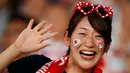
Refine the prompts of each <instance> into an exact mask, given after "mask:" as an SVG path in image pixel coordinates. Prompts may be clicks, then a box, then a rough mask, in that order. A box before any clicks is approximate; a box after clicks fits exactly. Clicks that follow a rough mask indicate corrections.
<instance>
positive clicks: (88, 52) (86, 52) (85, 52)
mask: <svg viewBox="0 0 130 73" xmlns="http://www.w3.org/2000/svg"><path fill="white" fill-rule="evenodd" d="M82 53H84V54H94V53H95V52H90V51H82Z"/></svg>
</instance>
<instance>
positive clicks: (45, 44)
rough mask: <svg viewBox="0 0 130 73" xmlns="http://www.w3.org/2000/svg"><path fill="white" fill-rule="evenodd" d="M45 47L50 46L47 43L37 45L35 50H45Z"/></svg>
mask: <svg viewBox="0 0 130 73" xmlns="http://www.w3.org/2000/svg"><path fill="white" fill-rule="evenodd" d="M47 46H50V44H49V43H41V44H38V45H37V48H38V49H36V50H39V49H41V48H45V47H47Z"/></svg>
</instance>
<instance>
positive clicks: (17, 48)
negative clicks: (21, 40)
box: [10, 44, 22, 56]
mask: <svg viewBox="0 0 130 73" xmlns="http://www.w3.org/2000/svg"><path fill="white" fill-rule="evenodd" d="M10 51H12V52H14V53H15V54H16V55H17V56H18V55H20V54H22V52H21V51H20V47H17V46H16V45H15V44H12V45H11V46H10Z"/></svg>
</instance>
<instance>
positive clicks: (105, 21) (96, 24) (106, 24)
mask: <svg viewBox="0 0 130 73" xmlns="http://www.w3.org/2000/svg"><path fill="white" fill-rule="evenodd" d="M94 6H95V7H96V6H97V5H94ZM82 9H83V10H84V11H88V9H89V8H87V7H82ZM100 11H101V13H102V14H105V13H106V11H105V10H104V9H103V8H102V9H100ZM85 16H86V15H84V14H83V13H81V12H80V11H79V10H75V12H74V13H73V15H72V17H71V19H70V21H69V26H68V29H67V31H68V37H71V35H72V33H73V31H74V29H75V27H76V26H77V25H78V23H79V22H80V21H81V20H82V19H83V18H84V17H85ZM87 16H88V21H89V22H90V24H91V26H92V27H93V28H94V29H95V30H96V31H97V32H98V33H99V34H101V35H102V36H103V38H104V40H105V48H106V47H107V45H109V44H110V42H111V41H112V40H111V31H112V26H111V24H112V16H108V17H105V18H102V17H101V16H100V15H99V14H98V13H97V12H96V11H95V10H94V11H93V12H92V13H90V14H87ZM69 52H70V49H69V50H68V52H67V54H69Z"/></svg>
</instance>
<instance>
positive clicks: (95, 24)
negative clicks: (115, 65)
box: [6, 2, 113, 73]
mask: <svg viewBox="0 0 130 73" xmlns="http://www.w3.org/2000/svg"><path fill="white" fill-rule="evenodd" d="M112 15H113V10H112V8H111V7H105V6H102V5H93V4H91V3H86V2H79V3H77V5H76V7H75V10H74V12H73V15H72V17H71V19H70V22H69V26H68V29H67V31H66V34H65V38H64V41H65V44H66V46H67V47H68V48H69V49H68V52H67V54H66V55H65V56H63V57H61V58H60V59H57V60H53V61H51V60H50V59H49V58H47V57H45V56H43V55H32V56H28V57H25V58H22V59H20V60H17V61H14V62H12V63H11V64H10V65H9V67H8V71H9V73H35V72H36V73H102V70H101V69H100V68H98V63H99V61H100V60H101V58H102V56H103V54H104V53H106V52H107V51H108V49H109V46H110V43H111V31H112V27H111V23H112ZM31 23H32V22H31ZM31 23H30V24H29V26H28V28H27V29H28V31H27V30H26V31H27V32H28V34H26V33H27V32H23V33H22V34H21V35H20V38H24V39H23V40H21V39H20V38H18V39H17V40H16V42H15V43H14V44H13V45H15V47H12V48H14V49H15V52H18V53H17V54H13V56H14V57H16V56H17V55H19V53H20V54H21V53H23V52H30V51H34V50H36V49H39V48H41V47H45V46H47V45H48V44H43V45H41V44H40V43H41V41H44V40H46V39H48V38H51V37H53V36H54V35H56V34H57V33H53V34H51V35H48V36H45V35H44V36H43V37H44V38H42V37H40V36H41V35H40V34H41V32H42V34H44V33H45V32H47V31H48V30H49V29H51V27H52V25H50V26H48V27H47V28H44V29H41V30H40V27H41V26H42V25H43V24H44V23H45V22H41V23H40V24H39V25H37V26H36V27H35V28H34V29H32V30H31V29H30V27H31V25H32V24H31ZM38 30H39V31H38ZM45 30H46V31H45ZM24 31H25V30H24ZM29 32H30V33H29ZM29 34H30V35H29ZM25 38H26V39H27V40H25ZM39 40H40V41H39ZM21 42H22V43H21ZM19 44H20V45H19ZM32 44H33V45H32ZM37 44H38V45H39V44H40V45H41V47H40V46H39V47H38V46H37ZM36 46H37V47H36ZM17 47H18V49H17V50H16V48H17ZM12 48H11V49H12ZM9 49H10V48H9ZM11 51H12V50H11ZM6 52H7V51H6ZM8 57H9V58H11V55H10V56H8ZM11 59H14V58H11ZM10 61H11V60H10ZM38 69H39V70H38Z"/></svg>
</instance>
